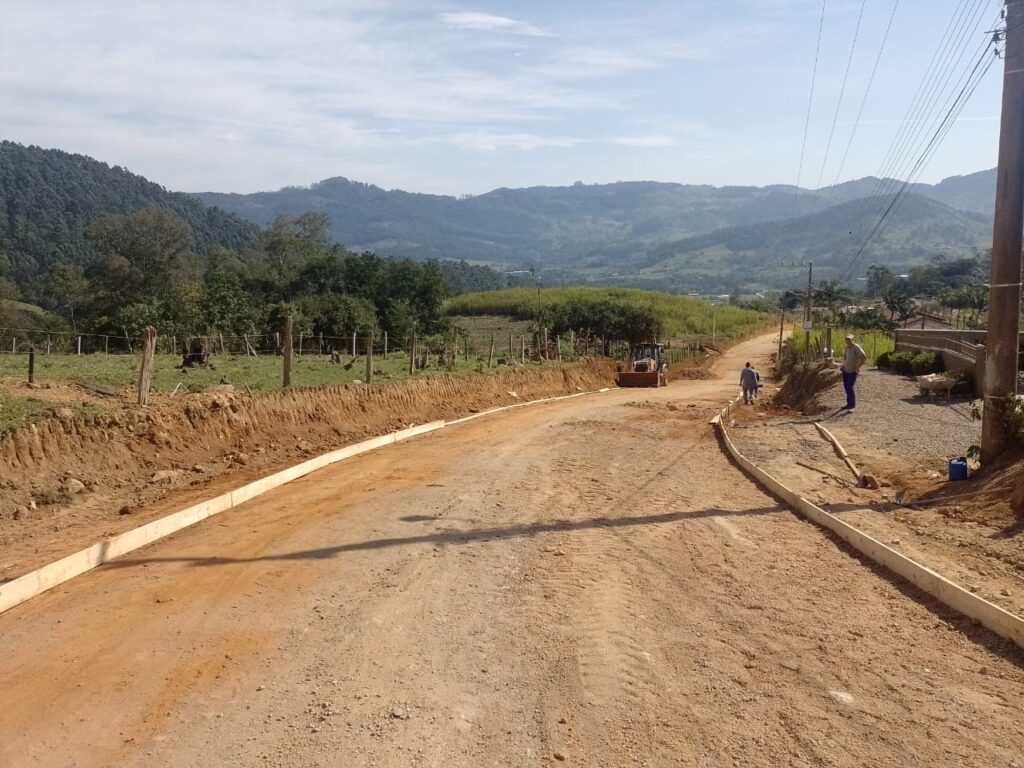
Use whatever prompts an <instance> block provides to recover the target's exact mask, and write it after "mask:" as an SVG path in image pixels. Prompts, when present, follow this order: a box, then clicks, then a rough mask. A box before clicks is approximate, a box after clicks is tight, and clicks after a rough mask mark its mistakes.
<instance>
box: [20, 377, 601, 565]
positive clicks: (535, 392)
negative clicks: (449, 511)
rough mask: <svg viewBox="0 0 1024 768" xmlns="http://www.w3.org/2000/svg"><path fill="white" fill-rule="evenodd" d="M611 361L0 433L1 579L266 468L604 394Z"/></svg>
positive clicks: (233, 396) (200, 400)
mask: <svg viewBox="0 0 1024 768" xmlns="http://www.w3.org/2000/svg"><path fill="white" fill-rule="evenodd" d="M614 376H615V370H614V363H613V362H612V361H609V360H605V359H594V360H588V361H586V362H583V363H579V364H574V365H566V366H561V367H558V366H546V367H543V368H508V369H502V370H498V371H493V372H485V373H480V374H473V375H438V376H430V377H425V378H421V379H414V380H405V381H400V382H395V383H390V384H383V385H380V386H373V387H367V386H362V385H347V386H338V387H322V388H315V389H293V390H283V391H277V392H272V393H268V394H261V395H255V396H253V395H248V394H245V393H241V392H239V391H236V390H234V389H231V388H220V389H217V390H214V391H210V392H206V393H203V394H195V395H186V396H182V397H178V398H174V399H171V398H169V397H167V396H162V397H157V398H156V399H155V402H154V403H153V404H152V405H151V406H150V407H148V408H142V407H139V406H137V405H134V404H131V403H129V402H126V401H118V403H117V405H115V406H113V407H112V408H109V409H108V412H106V413H103V414H98V415H97V414H93V415H83V414H80V413H76V412H74V411H72V410H71V409H70V408H61V409H58V410H57V411H56V413H55V414H54V415H53V416H52V417H49V418H46V419H44V420H42V421H40V422H38V423H35V424H31V425H28V426H26V427H23V428H21V429H18V430H15V431H13V432H10V433H8V434H7V435H4V436H3V437H0V478H2V480H0V549H2V551H3V557H2V558H0V581H6V580H9V579H12V578H16V577H17V576H19V575H21V574H22V573H24V572H26V571H28V570H31V569H32V568H34V567H37V566H39V565H41V564H43V563H45V562H49V561H51V560H53V559H55V558H56V557H60V556H63V555H65V554H68V553H70V552H73V551H75V550H76V549H79V548H80V547H83V546H86V545H87V544H90V543H92V542H93V541H94V540H95V539H97V538H98V537H101V536H104V535H108V534H111V533H117V532H120V531H121V530H126V529H128V528H131V527H134V526H136V525H139V524H141V523H143V522H146V521H147V520H150V519H155V518H156V517H159V516H161V515H163V514H166V513H167V512H168V511H171V510H170V509H168V507H167V506H166V505H163V504H161V503H160V501H159V500H160V499H161V498H162V497H166V496H171V495H173V497H174V499H173V508H172V509H176V508H178V507H181V506H184V505H185V504H187V503H188V502H189V501H191V500H193V499H198V498H201V497H206V496H208V495H210V494H211V493H214V492H220V491H221V490H223V488H224V487H226V486H229V485H235V484H238V483H241V482H244V481H246V480H248V479H251V478H253V477H256V476H261V475H263V474H266V473H267V472H268V471H270V470H272V469H275V468H278V467H281V466H284V465H288V464H293V463H296V462H297V461H300V460H302V459H303V458H308V457H309V456H311V455H315V454H318V453H321V452H324V451H326V450H329V449H332V448H336V447H339V446H342V445H345V444H348V443H351V442H355V441H357V440H360V439H363V438H366V437H368V436H371V435H378V434H383V433H387V432H390V431H393V430H397V429H402V428H403V427H406V426H411V425H413V424H422V423H424V422H427V421H433V420H436V419H451V418H455V417H458V416H464V415H466V414H467V413H471V412H474V411H479V410H483V409H486V408H490V407H494V406H498V405H508V404H513V403H516V402H525V401H529V400H534V399H537V398H543V397H549V396H555V395H564V394H572V393H575V392H580V391H586V390H593V389H598V388H600V387H604V386H609V385H611V384H612V383H613V382H614Z"/></svg>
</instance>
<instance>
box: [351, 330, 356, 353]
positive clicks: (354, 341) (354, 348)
mask: <svg viewBox="0 0 1024 768" xmlns="http://www.w3.org/2000/svg"><path fill="white" fill-rule="evenodd" d="M355 356H356V332H355V331H352V357H355Z"/></svg>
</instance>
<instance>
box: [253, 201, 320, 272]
mask: <svg viewBox="0 0 1024 768" xmlns="http://www.w3.org/2000/svg"><path fill="white" fill-rule="evenodd" d="M329 228H330V220H329V219H328V218H327V216H326V214H323V213H316V212H313V211H310V212H308V213H304V214H302V215H301V216H298V217H296V218H291V217H290V216H278V217H277V218H276V219H274V222H273V223H272V224H271V225H270V226H269V227H267V229H266V231H265V232H264V233H263V250H264V252H265V253H266V256H267V260H268V262H269V265H270V271H271V274H272V275H273V277H274V279H275V280H276V281H277V283H278V285H280V286H282V287H283V286H285V285H287V284H288V283H290V282H291V281H292V280H293V279H294V278H295V276H296V275H297V274H298V273H299V272H300V271H301V270H302V268H303V267H305V266H306V265H307V264H308V263H309V262H310V261H312V260H313V259H315V258H317V257H321V256H324V255H325V254H326V253H327V252H328V251H329V249H330V236H329V235H328V230H329Z"/></svg>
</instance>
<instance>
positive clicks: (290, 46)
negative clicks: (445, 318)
mask: <svg viewBox="0 0 1024 768" xmlns="http://www.w3.org/2000/svg"><path fill="white" fill-rule="evenodd" d="M893 2H894V0H866V2H864V3H863V7H864V13H863V18H862V22H861V26H860V33H859V35H858V39H857V46H856V49H855V50H854V56H853V59H852V67H851V71H850V79H849V82H848V83H847V86H846V92H845V97H844V99H843V102H842V104H841V107H840V112H839V119H838V123H837V127H836V131H835V136H834V138H833V141H832V149H831V152H830V153H829V155H828V158H827V163H824V164H823V161H824V160H825V159H826V157H825V147H826V144H827V142H828V136H829V133H830V130H831V126H832V121H833V116H834V114H835V110H836V106H837V103H838V99H839V93H840V89H841V84H842V79H843V72H844V70H845V68H846V65H847V61H848V59H849V56H850V50H851V43H852V39H853V33H854V29H855V27H856V22H857V18H858V15H859V14H860V11H861V7H862V0H827V2H826V6H827V9H826V15H825V20H824V27H823V36H822V46H821V55H820V60H819V65H818V66H819V68H818V78H817V82H816V89H815V99H814V102H813V109H812V113H811V122H810V129H809V132H808V139H807V149H806V154H805V159H804V164H803V169H802V172H801V174H800V180H801V185H802V186H810V187H814V186H817V185H818V180H819V179H821V181H822V184H827V183H831V182H832V181H834V180H835V178H836V177H837V174H838V172H839V162H840V158H841V157H842V154H843V151H844V150H845V148H846V145H847V141H848V139H849V136H850V131H851V129H852V127H853V122H854V118H855V116H856V114H857V111H858V108H859V106H860V102H861V99H862V98H863V96H864V93H865V86H866V84H867V80H868V77H869V75H870V72H871V67H872V65H873V64H874V62H875V57H876V55H877V53H878V50H879V45H880V43H881V39H882V35H883V32H884V29H885V26H886V23H887V22H888V19H889V16H890V13H891V11H892V8H893ZM962 7H963V8H968V9H969V10H971V11H974V10H977V12H978V13H980V14H983V17H984V18H986V19H990V20H991V21H994V20H995V19H996V17H997V15H998V11H999V7H1000V4H999V2H998V1H997V0H957V2H954V0H899V3H898V6H897V11H896V15H895V17H894V22H893V27H892V31H891V32H890V35H889V39H888V43H887V45H886V47H885V50H884V52H883V55H882V59H881V63H880V66H879V69H878V73H877V75H876V77H875V80H874V84H873V86H872V89H871V91H870V93H869V96H868V100H867V102H866V107H865V109H864V114H863V118H862V120H861V122H860V123H859V125H858V127H857V131H856V134H855V136H854V140H853V143H852V145H851V149H850V153H849V156H848V158H847V160H846V163H845V166H844V167H843V169H842V174H841V178H842V179H849V178H859V177H861V176H865V175H871V174H874V173H876V172H877V171H878V170H879V169H880V167H881V165H882V160H883V158H884V156H885V154H886V151H887V149H888V147H889V144H890V142H891V141H892V139H893V137H894V135H895V133H896V130H897V128H898V126H899V123H900V121H901V120H902V118H903V117H904V115H905V114H906V111H907V107H908V104H909V101H910V99H911V97H912V96H913V95H914V92H915V89H916V88H917V85H918V83H919V81H920V80H921V77H922V74H923V73H924V72H925V69H926V67H927V65H928V64H929V61H930V60H931V59H932V56H933V54H934V53H935V51H936V47H937V46H938V44H939V41H940V40H941V39H942V36H943V34H944V32H945V30H946V28H947V25H948V24H949V23H950V20H951V18H952V17H953V15H954V12H955V11H956V10H957V9H959V8H962ZM820 9H821V3H820V0H732V1H731V2H722V0H675V2H657V1H655V2H629V3H627V2H602V1H600V0H593V1H591V2H568V1H565V2H550V1H549V2H533V1H532V0H524V1H523V2H516V3H497V2H478V3H467V4H463V3H435V2H432V1H431V0H424V1H422V2H400V1H399V2H389V1H388V0H373V1H372V2H371V1H369V0H367V1H363V0H353V1H351V2H345V1H343V0H338V1H336V2H327V1H326V0H292V1H291V2H289V3H282V2H264V1H263V0H238V2H230V3H229V2H224V1H223V0H206V1H205V2H193V1H192V0H176V1H175V2H168V1H167V0H162V1H161V2H144V1H140V0H131V1H130V2H121V1H120V0H96V1H95V2H92V3H85V2H80V1H79V0H75V1H74V2H68V1H67V0H48V1H47V2H39V0H7V2H5V3H4V24H3V27H2V28H0V105H2V106H0V137H3V138H7V139H11V140H14V141H18V142H21V143H25V144H37V145H40V146H45V147H59V148H61V149H66V150H68V151H72V152H81V153H84V154H88V155H91V156H93V157H95V158H97V159H100V160H103V161H105V162H108V163H110V164H112V165H113V164H116V165H122V166H124V167H126V168H128V169H130V170H132V171H134V172H136V173H140V174H143V175H145V176H147V177H149V178H150V179H152V180H154V181H157V182H159V183H161V184H163V185H164V186H166V187H168V188H169V189H175V190H184V191H223V192H253V191H258V190H269V189H277V188H279V187H282V186H286V185H307V184H309V183H311V182H314V181H317V180H319V179H323V178H328V177H331V176H346V177H348V178H351V179H355V180H359V181H366V182H370V183H373V184H377V185H380V186H382V187H385V188H389V189H391V188H398V189H406V190H409V191H415V192H434V193H442V194H463V193H468V194H476V193H480V192H485V191H487V190H490V189H493V188H496V187H502V186H505V187H522V186H533V185H541V184H548V185H563V184H572V183H574V182H575V181H583V182H585V183H596V182H611V181H621V180H637V179H652V180H657V181H674V182H682V183H692V184H714V185H716V186H721V185H745V184H756V185H763V184H771V183H786V184H792V183H794V182H795V181H796V179H797V171H798V166H799V157H800V146H801V137H802V135H803V130H804V120H805V117H806V110H807V102H808V91H809V88H810V83H811V69H812V64H813V61H814V52H815V41H816V38H817V33H818V23H819V14H820ZM989 23H990V22H989V21H986V22H985V23H984V24H982V25H981V27H980V29H982V30H984V29H990V28H991V27H990V26H989ZM975 37H976V38H977V42H978V44H981V42H982V37H983V36H981V35H974V33H973V32H972V39H974V38H975ZM997 64H998V62H997ZM1000 80H1001V66H994V67H993V68H992V69H991V70H990V72H989V74H988V75H987V77H986V78H985V80H984V81H983V82H982V84H981V85H980V87H979V88H978V89H977V91H976V93H975V94H974V96H973V98H972V100H971V102H970V103H969V104H968V106H967V108H966V110H965V111H964V113H963V115H962V117H961V119H960V121H959V122H958V123H957V125H956V127H955V128H954V129H953V131H952V132H951V133H950V135H949V137H948V138H947V139H946V141H945V142H944V144H943V146H942V148H941V149H940V150H939V152H938V153H937V154H936V155H935V157H934V159H932V161H931V162H930V163H929V165H928V166H927V168H926V170H925V172H924V173H923V175H922V176H921V180H922V181H937V180H939V179H941V178H943V177H945V176H949V175H954V174H961V173H970V172H973V171H976V170H981V169H984V168H989V167H992V166H994V165H995V162H996V155H997V133H998V113H999V101H1000V95H999V94H1000V85H1001V84H1000Z"/></svg>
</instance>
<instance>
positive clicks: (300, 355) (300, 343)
mask: <svg viewBox="0 0 1024 768" xmlns="http://www.w3.org/2000/svg"><path fill="white" fill-rule="evenodd" d="M299 357H302V331H299Z"/></svg>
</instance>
